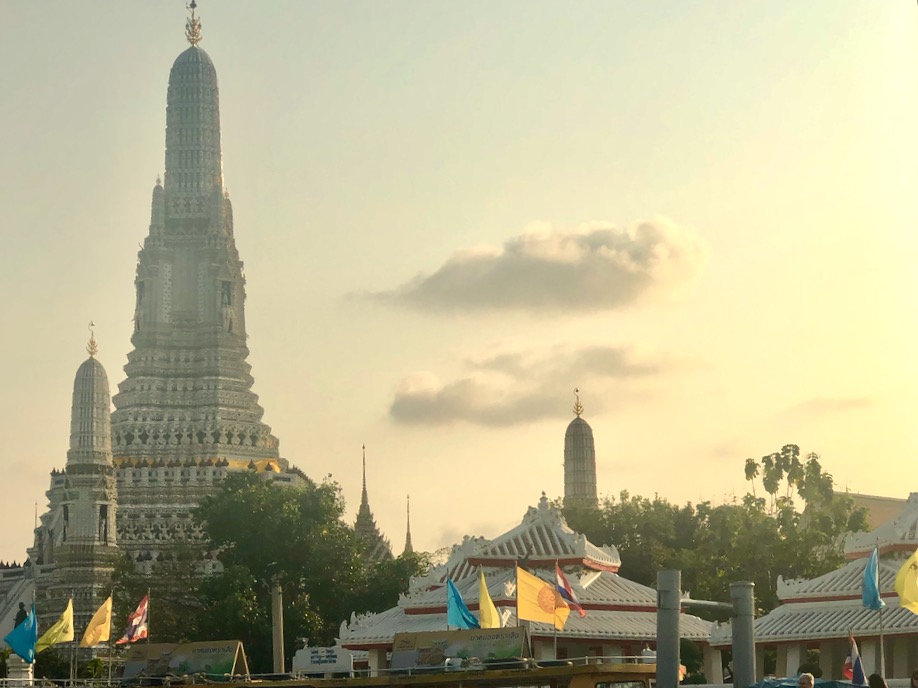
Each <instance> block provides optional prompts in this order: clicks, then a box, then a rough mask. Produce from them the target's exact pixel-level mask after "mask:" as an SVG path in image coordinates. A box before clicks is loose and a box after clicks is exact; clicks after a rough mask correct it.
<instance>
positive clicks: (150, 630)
mask: <svg viewBox="0 0 918 688" xmlns="http://www.w3.org/2000/svg"><path fill="white" fill-rule="evenodd" d="M151 606H153V600H152V599H150V588H147V644H149V643H150V636H151V635H153V625H152V624H151V623H150V618H151V617H150V607H151Z"/></svg>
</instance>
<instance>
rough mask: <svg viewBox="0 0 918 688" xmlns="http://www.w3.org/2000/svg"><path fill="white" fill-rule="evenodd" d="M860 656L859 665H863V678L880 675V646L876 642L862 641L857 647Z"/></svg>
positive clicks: (872, 640) (871, 640)
mask: <svg viewBox="0 0 918 688" xmlns="http://www.w3.org/2000/svg"><path fill="white" fill-rule="evenodd" d="M857 649H858V651H859V652H860V654H861V664H863V665H864V676H870V674H879V673H880V664H879V658H878V657H877V655H878V654H879V649H880V644H879V642H878V641H877V640H874V639H872V638H871V639H870V640H862V641H861V642H860V643H859V645H858V648H857Z"/></svg>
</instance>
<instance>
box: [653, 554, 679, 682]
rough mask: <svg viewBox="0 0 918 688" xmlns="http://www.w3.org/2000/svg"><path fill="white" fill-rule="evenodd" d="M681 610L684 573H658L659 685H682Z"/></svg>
mask: <svg viewBox="0 0 918 688" xmlns="http://www.w3.org/2000/svg"><path fill="white" fill-rule="evenodd" d="M681 612H682V572H681V571H678V570H668V571H658V572H657V686H659V688H677V687H678V685H679V663H680V662H679V659H680V658H679V635H680V633H679V617H680V615H681Z"/></svg>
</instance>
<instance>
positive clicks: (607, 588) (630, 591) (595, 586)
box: [398, 567, 657, 615]
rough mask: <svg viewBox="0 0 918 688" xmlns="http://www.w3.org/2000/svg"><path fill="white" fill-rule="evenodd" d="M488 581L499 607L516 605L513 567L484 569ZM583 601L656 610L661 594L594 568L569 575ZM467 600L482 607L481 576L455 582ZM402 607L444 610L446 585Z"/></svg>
mask: <svg viewBox="0 0 918 688" xmlns="http://www.w3.org/2000/svg"><path fill="white" fill-rule="evenodd" d="M484 573H485V581H486V582H487V584H488V594H489V595H490V596H491V600H492V601H493V602H494V604H496V605H497V606H498V607H501V606H508V607H512V606H514V605H515V604H516V572H515V569H514V568H512V567H507V568H487V569H484ZM537 575H540V577H541V578H543V579H545V581H546V582H548V583H550V582H551V580H552V577H551V576H549V575H548V574H546V573H545V572H541V574H539V572H538V571H537ZM567 578H568V581H569V582H570V584H571V588H572V589H573V590H574V594H575V595H577V599H578V600H580V604H581V605H582V606H583V607H584V608H585V609H587V610H589V609H591V608H595V609H601V608H604V609H634V608H641V607H646V608H648V609H651V610H656V607H657V593H656V591H655V590H654V589H653V588H648V587H647V586H646V585H641V584H640V583H635V582H634V581H630V580H628V579H627V578H622V577H621V576H619V575H618V574H617V573H608V572H606V571H602V572H599V571H590V572H588V573H586V574H584V575H583V576H580V577H578V576H576V575H574V574H569V575H568V576H567ZM454 583H455V584H456V588H457V589H458V590H459V594H460V595H462V599H463V601H464V602H465V603H466V604H467V605H468V607H469V608H470V609H473V610H477V609H478V575H477V572H476V575H474V576H466V577H465V578H464V579H462V580H459V581H454ZM398 604H399V607H401V608H402V609H405V610H406V612H407V613H408V614H409V615H411V614H419V613H422V612H423V610H430V611H436V610H442V609H443V607H444V606H445V605H446V588H445V586H443V585H437V586H432V587H429V588H427V589H424V590H418V591H416V592H412V593H409V594H408V595H407V596H404V597H402V598H401V599H400V600H399V603H398Z"/></svg>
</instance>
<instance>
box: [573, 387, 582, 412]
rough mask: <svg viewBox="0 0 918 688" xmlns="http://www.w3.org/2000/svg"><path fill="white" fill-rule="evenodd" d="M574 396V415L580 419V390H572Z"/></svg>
mask: <svg viewBox="0 0 918 688" xmlns="http://www.w3.org/2000/svg"><path fill="white" fill-rule="evenodd" d="M574 396H575V397H576V398H577V401H576V402H575V403H574V413H576V414H577V417H578V418H580V414H581V413H583V404H581V403H580V389H579V388H577V387H575V388H574Z"/></svg>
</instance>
